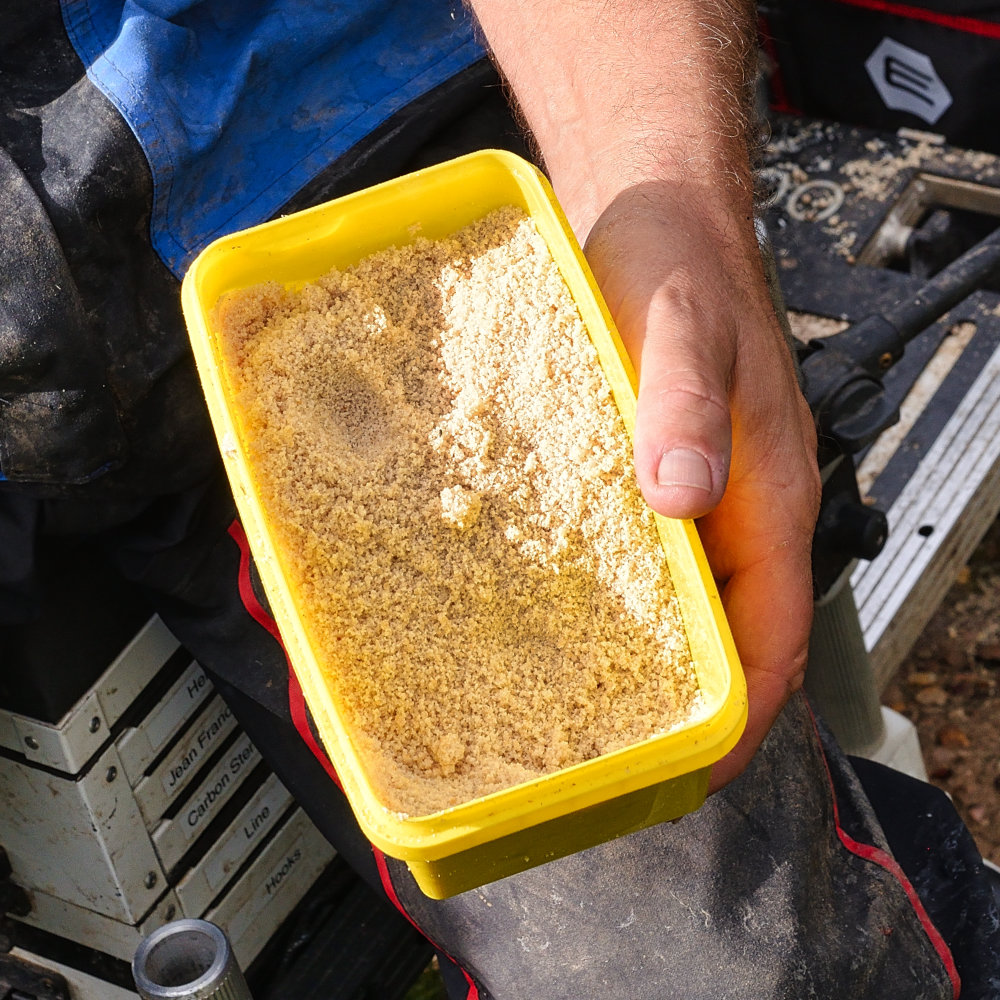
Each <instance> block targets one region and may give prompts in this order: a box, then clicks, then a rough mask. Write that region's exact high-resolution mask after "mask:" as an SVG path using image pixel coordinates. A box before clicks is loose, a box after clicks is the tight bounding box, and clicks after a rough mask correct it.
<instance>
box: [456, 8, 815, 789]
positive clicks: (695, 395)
mask: <svg viewBox="0 0 1000 1000" xmlns="http://www.w3.org/2000/svg"><path fill="white" fill-rule="evenodd" d="M469 3H470V5H471V6H472V7H473V8H474V10H475V12H476V14H477V16H478V18H479V21H480V23H481V25H482V27H483V30H484V32H485V34H486V37H487V40H488V42H489V43H490V46H491V49H492V50H493V54H494V58H495V59H496V61H497V63H498V65H499V66H500V68H501V70H502V71H503V73H504V74H505V76H506V78H507V80H508V82H509V83H510V86H511V89H512V91H513V94H514V96H515V98H516V99H517V102H518V104H519V105H520V108H521V110H522V113H523V115H524V117H525V119H526V123H527V125H528V126H529V128H530V129H531V132H532V134H533V136H534V138H535V140H536V142H537V143H538V147H539V150H540V152H541V154H542V157H543V159H544V161H545V165H546V168H547V170H548V172H549V176H550V177H551V179H552V183H553V186H554V188H555V191H556V194H557V196H558V197H559V200H560V202H561V204H562V206H563V208H564V209H565V211H566V214H567V216H568V218H569V220H570V224H571V225H572V226H573V229H574V230H575V232H576V234H577V236H578V237H579V238H580V240H581V242H582V243H584V246H585V250H586V254H587V257H588V258H589V260H590V263H591V266H592V268H593V270H594V272H595V275H596V277H597V281H598V284H599V285H600V287H601V289H602V291H603V293H604V295H605V298H606V299H607V301H608V305H609V307H610V309H611V313H612V315H613V316H614V318H615V321H616V323H617V325H618V327H619V329H620V331H621V333H622V337H623V339H624V341H625V345H626V347H627V349H628V351H629V353H630V355H631V357H632V360H633V362H634V364H635V366H636V368H637V370H638V372H639V404H638V413H637V426H636V440H635V458H636V469H637V474H638V479H639V485H640V488H641V489H642V491H643V494H644V495H645V497H646V499H647V501H648V502H649V503H650V505H651V506H652V507H653V508H654V509H655V510H657V511H659V512H660V513H662V514H666V515H670V516H675V517H698V518H699V519H700V520H699V526H700V529H701V536H702V539H703V542H704V544H705V549H706V551H707V554H708V557H709V562H710V564H711V566H712V570H713V572H714V573H715V575H716V578H717V579H718V580H719V583H720V586H721V590H722V596H723V602H724V604H725V607H726V612H727V615H728V618H729V622H730V625H731V627H732V630H733V634H734V637H735V639H736V645H737V648H738V650H739V652H740V656H741V659H742V661H743V667H744V670H745V672H746V677H747V687H748V695H749V712H750V717H749V722H748V725H747V729H746V733H745V735H744V737H743V739H742V740H741V742H740V744H739V746H738V747H737V748H736V750H734V751H733V752H732V753H731V754H730V755H729V756H728V757H727V758H726V759H725V760H723V761H721V762H720V763H719V764H717V765H716V767H715V768H714V770H713V779H712V784H713V787H715V788H717V787H719V786H720V785H722V784H724V783H725V782H726V781H728V780H730V779H731V778H733V777H735V775H736V774H738V773H739V772H740V771H742V770H743V768H744V767H745V766H746V764H747V763H748V761H749V760H750V758H751V757H752V756H753V753H754V751H755V750H756V748H757V746H758V745H759V744H760V742H761V740H762V739H763V738H764V736H765V735H766V733H767V730H768V729H769V728H770V725H771V723H772V722H773V721H774V719H775V717H776V716H777V714H778V712H779V711H780V709H781V707H782V705H783V704H784V703H785V701H786V700H787V698H788V696H789V695H790V694H791V693H792V691H794V690H795V689H796V688H797V687H798V686H799V685H800V684H801V681H802V674H803V671H804V669H805V662H806V649H807V644H808V635H809V627H810V622H811V618H812V579H811V571H810V544H811V539H812V532H813V525H814V522H815V518H816V512H817V508H818V498H819V485H818V473H817V470H816V465H815V439H814V436H813V430H812V421H811V418H810V415H809V413H808V410H807V408H806V405H805V403H804V401H803V400H802V397H801V395H800V393H799V391H798V387H797V384H796V381H795V376H794V372H793V368H792V362H791V356H790V354H789V351H788V348H787V346H786V344H785V343H784V340H783V337H782V334H781V330H780V327H779V326H778V322H777V319H776V317H775V313H774V309H773V307H772V305H771V301H770V297H769V294H768V290H767V285H766V282H765V279H764V272H763V268H762V265H761V257H760V253H759V248H758V246H757V241H756V236H755V233H754V226H753V198H752V183H751V177H750V162H749V159H750V158H749V154H748V143H747V118H748V113H749V111H748V108H749V104H750V95H751V92H752V87H753V80H754V63H755V60H754V56H755V52H756V44H755V30H754V11H753V4H752V2H751V0H670V2H669V3H664V2H662V0H574V2H572V3H567V2H565V0H523V2H521V3H518V4H517V5H516V11H513V8H512V7H511V5H510V4H509V3H508V2H506V0H469ZM512 11H513V12H512Z"/></svg>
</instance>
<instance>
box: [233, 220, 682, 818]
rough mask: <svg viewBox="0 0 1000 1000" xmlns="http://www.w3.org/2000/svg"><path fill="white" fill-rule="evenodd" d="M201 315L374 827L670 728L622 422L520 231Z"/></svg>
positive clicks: (565, 296) (652, 575) (664, 653)
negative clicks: (389, 814) (386, 817)
mask: <svg viewBox="0 0 1000 1000" xmlns="http://www.w3.org/2000/svg"><path fill="white" fill-rule="evenodd" d="M218 315H219V323H220V326H221V327H222V340H223V355H224V363H225V367H226V375H227V378H228V380H229V384H230V386H231V389H232V391H233V393H234V398H235V405H236V408H237V412H238V414H239V422H240V433H241V435H242V437H243V439H244V442H245V447H246V449H247V452H248V456H249V458H250V462H251V466H252V467H253V469H254V470H255V476H256V479H257V481H258V485H259V490H260V493H261V497H262V501H263V505H264V509H265V511H266V514H267V516H268V518H269V520H270V522H271V524H272V525H273V526H274V530H275V533H276V536H277V544H278V546H279V550H280V552H281V561H282V565H283V568H284V571H285V573H286V574H287V576H288V578H289V580H290V583H291V587H292V589H293V592H294V593H295V594H296V595H297V599H298V602H299V604H300V607H301V609H302V612H303V618H304V622H305V626H306V629H307V632H308V634H309V636H310V641H311V643H312V644H313V646H314V648H315V649H316V652H317V656H318V659H319V661H320V663H321V664H322V665H323V670H324V675H325V677H326V679H327V681H328V683H329V684H330V685H331V687H332V688H333V690H334V691H335V692H336V698H337V701H338V704H339V705H340V706H341V707H342V711H343V714H344V717H345V722H346V724H347V726H348V727H349V731H350V732H351V733H352V735H353V736H354V739H355V741H356V747H357V752H358V754H359V756H360V758H361V759H362V761H363V763H364V766H365V768H366V770H367V772H368V774H369V776H370V778H371V780H372V783H373V785H374V786H375V788H376V789H377V791H378V793H379V795H380V797H381V799H382V801H383V802H384V803H385V805H386V806H387V807H388V808H390V809H393V810H396V811H399V812H402V813H407V814H418V815H421V814H426V813H430V812H434V811H437V810H439V809H442V808H446V807H448V806H452V805H455V804H458V803H460V802H464V801H467V800H469V799H471V798H474V797H477V796H481V795H484V794H487V793H489V792H492V791H496V790H498V789H501V788H505V787H508V786H510V785H513V784H516V783H519V782H521V781H524V780H527V779H529V778H533V777H536V776H538V775H540V774H544V773H548V772H551V771H553V770H556V769H558V768H561V767H565V766H567V765H571V764H575V763H578V762H581V761H585V760H588V759H591V758H593V757H595V756H597V755H599V754H602V753H606V752H608V751H610V750H614V749H617V748H620V747H624V746H627V745H630V744H634V743H636V742H639V741H641V740H643V739H645V738H647V737H649V736H650V735H652V734H654V733H659V732H663V731H665V730H667V729H669V728H671V727H673V726H676V725H677V724H679V723H681V722H683V721H684V719H685V718H687V717H688V716H689V714H690V712H691V710H692V708H693V705H694V704H695V702H696V699H697V690H696V682H695V678H694V671H693V668H692V666H691V662H690V657H689V654H688V650H687V643H686V639H685V637H684V634H683V629H682V626H681V623H680V616H679V612H678V609H677V606H676V601H675V598H674V596H673V590H672V587H671V583H670V579H669V574H668V571H667V566H666V561H665V558H664V556H663V552H662V549H661V547H660V545H659V543H658V541H657V537H656V529H655V526H654V523H653V519H652V514H651V513H650V511H649V509H648V508H647V507H646V505H645V504H644V502H643V501H642V499H641V496H640V494H639V492H638V490H637V488H636V485H635V477H634V470H633V465H632V459H631V451H630V447H629V444H628V440H627V438H626V435H625V432H624V428H623V426H622V422H621V418H620V416H619V414H618V411H617V409H616V407H615V404H614V401H613V399H612V397H611V393H610V390H609V388H608V386H607V383H606V380H605V378H604V376H603V373H602V372H601V370H600V366H599V364H598V361H597V355H596V351H595V350H594V348H593V346H592V344H591V342H590V339H589V337H588V335H587V333H586V330H585V328H584V326H583V324H582V321H581V319H580V316H579V314H578V312H577V309H576V306H575V304H574V303H573V300H572V298H571V296H570V294H569V291H568V289H567V288H566V285H565V283H564V282H563V280H562V277H561V275H560V274H559V271H558V268H557V267H556V265H555V263H554V261H553V260H552V257H551V255H550V253H549V251H548V248H547V247H546V246H545V243H544V242H543V240H542V239H541V237H540V236H539V235H538V233H537V231H536V230H535V227H534V225H533V223H532V222H531V221H530V219H528V218H527V217H526V216H525V215H524V213H523V212H521V211H520V210H519V209H514V208H508V209H502V210H499V211H497V212H494V213H492V214H490V215H488V216H487V217H485V218H484V219H482V220H480V221H479V222H477V223H475V224H473V225H472V226H469V227H467V228H466V229H464V230H462V231H460V232H459V233H457V234H455V235H454V236H453V237H452V238H449V239H446V240H437V241H431V240H426V239H423V238H419V239H417V240H416V241H415V242H414V243H413V244H411V245H409V246H406V247H402V248H390V249H388V250H385V251H383V252H380V253H377V254H375V255H373V256H371V257H369V258H367V259H365V260H363V261H361V263H359V264H358V265H357V266H356V267H354V268H351V269H349V270H344V271H332V272H330V273H329V274H327V275H326V276H324V277H323V278H321V279H319V280H318V281H317V282H315V283H314V284H311V285H307V286H305V287H304V288H303V289H302V290H301V291H298V292H289V291H286V290H284V289H283V288H281V287H280V286H277V285H273V284H271V285H264V286H259V287H257V288H253V289H248V290H246V291H243V292H239V293H235V294H234V295H232V296H230V297H229V298H228V299H227V300H225V301H224V302H223V303H222V304H221V305H220V309H219V314H218Z"/></svg>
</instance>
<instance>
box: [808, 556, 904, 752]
mask: <svg viewBox="0 0 1000 1000" xmlns="http://www.w3.org/2000/svg"><path fill="white" fill-rule="evenodd" d="M805 689H806V694H807V695H809V699H810V701H812V703H813V705H814V706H815V707H816V711H817V712H819V714H820V717H821V718H822V719H823V721H824V722H825V723H826V724H827V725H828V726H829V727H830V729H831V730H832V732H833V735H834V736H836V737H837V742H838V743H840V745H841V747H842V748H843V749H844V751H845V752H847V753H850V754H856V755H858V756H859V757H867V756H869V755H870V754H872V753H873V752H874V751H876V750H877V749H878V748H879V747H880V746H881V745H882V743H883V742H884V740H885V722H884V721H883V719H882V709H881V707H880V704H879V696H878V689H877V688H876V686H875V675H874V673H873V672H872V667H871V661H870V659H869V657H868V651H867V650H866V649H865V640H864V636H863V634H862V632H861V622H860V620H859V618H858V607H857V604H855V602H854V592H853V591H852V590H851V585H850V582H849V581H848V580H847V578H846V574H845V575H844V577H842V578H841V580H840V581H839V582H838V583H837V584H836V585H834V586H833V587H831V588H830V592H829V593H827V594H825V595H824V596H823V598H822V599H821V600H820V601H818V602H817V604H816V611H815V615H814V617H813V629H812V635H811V636H810V638H809V664H808V666H807V668H806V679H805Z"/></svg>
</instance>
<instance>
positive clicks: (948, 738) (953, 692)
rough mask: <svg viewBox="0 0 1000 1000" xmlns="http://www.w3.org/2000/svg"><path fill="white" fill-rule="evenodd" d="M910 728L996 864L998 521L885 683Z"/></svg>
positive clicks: (936, 779) (935, 777) (999, 844)
mask: <svg viewBox="0 0 1000 1000" xmlns="http://www.w3.org/2000/svg"><path fill="white" fill-rule="evenodd" d="M884 700H885V703H886V704H887V705H889V706H890V707H891V708H894V709H896V711H898V712H900V713H902V714H903V715H905V716H906V717H907V718H909V719H911V720H912V721H913V723H914V724H915V725H916V727H917V733H918V735H919V738H920V745H921V749H922V750H923V755H924V760H925V762H926V765H927V773H928V776H929V777H930V780H931V781H932V782H933V783H934V784H935V785H937V786H938V787H939V788H942V789H944V791H946V792H947V793H948V794H949V795H950V796H951V798H952V800H953V801H954V803H955V805H956V807H957V808H958V811H959V813H960V815H961V816H962V819H963V820H964V821H965V823H966V824H967V825H968V827H969V829H970V830H971V831H972V835H973V836H974V837H975V839H976V842H977V844H978V845H979V850H980V851H981V853H982V855H983V857H985V858H987V859H988V860H989V861H992V862H993V863H994V864H1000V738H998V737H1000V522H997V523H996V524H994V525H993V527H992V528H991V529H990V530H989V532H987V534H986V537H985V538H984V539H983V541H982V542H981V543H980V545H979V548H978V549H977V550H976V552H975V554H974V555H973V557H972V559H970V560H969V564H968V565H967V566H966V567H965V568H964V569H963V570H962V571H961V573H959V576H958V579H957V580H956V581H955V583H954V585H953V586H952V588H951V590H950V591H949V593H948V595H947V597H946V598H945V600H944V602H943V603H942V604H941V606H940V608H939V609H938V611H937V613H936V614H935V615H934V617H933V618H932V619H931V621H930V622H929V623H928V625H927V627H926V629H924V632H923V634H922V635H921V637H920V639H919V640H918V641H917V643H916V644H915V645H914V648H913V650H912V651H911V653H910V655H909V656H908V657H907V659H906V660H905V661H904V662H903V664H902V665H901V666H900V669H899V670H898V672H897V673H896V676H895V677H894V678H893V680H892V682H891V683H890V684H889V686H888V687H887V688H886V691H885V696H884Z"/></svg>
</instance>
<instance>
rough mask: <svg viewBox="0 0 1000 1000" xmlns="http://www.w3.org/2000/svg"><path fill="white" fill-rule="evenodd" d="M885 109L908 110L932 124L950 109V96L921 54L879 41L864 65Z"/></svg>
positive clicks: (888, 42) (891, 41)
mask: <svg viewBox="0 0 1000 1000" xmlns="http://www.w3.org/2000/svg"><path fill="white" fill-rule="evenodd" d="M865 69H866V70H868V75H869V76H870V77H871V80H872V83H874V84H875V89H876V90H877V91H878V92H879V94H880V95H881V97H882V100H883V101H884V102H885V106H886V107H887V108H892V109H893V110H894V111H909V112H910V114H913V115H916V116H917V117H918V118H922V119H923V120H924V121H925V122H927V124H928V125H933V124H934V123H935V122H936V121H937V120H938V119H939V118H940V117H941V116H942V115H943V114H944V113H945V111H947V110H948V108H950V107H951V94H950V93H949V91H948V88H947V87H946V86H945V85H944V84H943V83H942V82H941V78H940V77H939V76H938V75H937V71H936V70H935V69H934V63H932V62H931V61H930V59H929V58H928V57H927V56H925V55H924V54H923V53H922V52H917V50H916V49H911V48H910V47H909V46H907V45H902V44H900V43H899V42H895V41H893V40H892V39H891V38H883V39H882V41H881V42H879V43H878V46H877V47H876V49H875V51H874V52H873V53H872V54H871V55H870V56H869V57H868V59H867V61H866V62H865Z"/></svg>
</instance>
